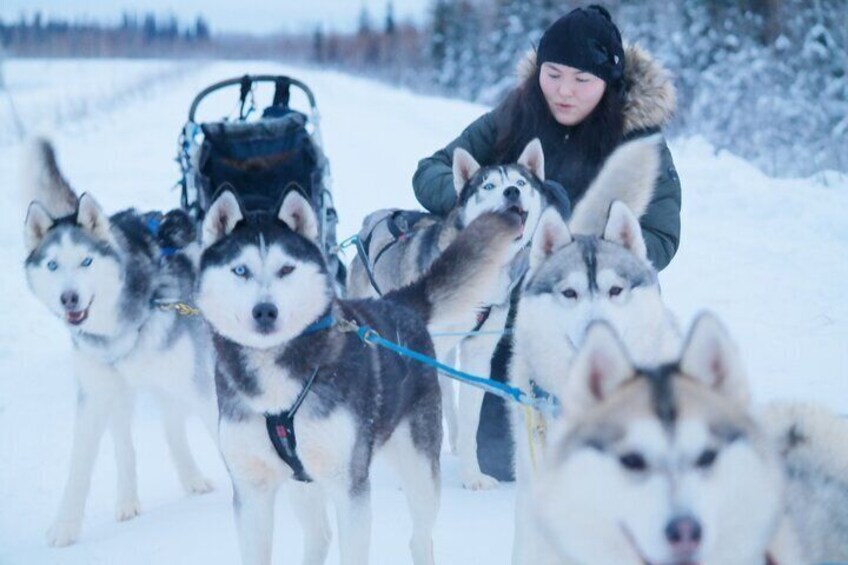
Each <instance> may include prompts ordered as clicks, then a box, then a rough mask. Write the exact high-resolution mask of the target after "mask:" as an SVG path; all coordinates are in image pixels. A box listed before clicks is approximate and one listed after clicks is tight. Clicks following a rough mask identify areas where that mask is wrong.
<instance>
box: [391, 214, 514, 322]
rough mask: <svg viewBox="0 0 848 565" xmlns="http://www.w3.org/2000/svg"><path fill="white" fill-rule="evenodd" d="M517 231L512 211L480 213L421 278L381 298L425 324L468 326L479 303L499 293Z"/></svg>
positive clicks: (511, 255) (474, 317)
mask: <svg viewBox="0 0 848 565" xmlns="http://www.w3.org/2000/svg"><path fill="white" fill-rule="evenodd" d="M520 233H521V220H520V218H519V217H518V215H517V214H515V213H513V212H491V213H487V214H483V215H481V216H480V217H478V218H477V219H475V220H474V221H473V222H471V223H470V224H469V225H468V227H467V228H465V229H464V230H462V231H461V232H460V235H459V237H458V238H457V239H456V240H455V241H454V242H453V243H451V245H450V246H448V248H447V249H446V250H445V251H444V253H442V254H441V255H440V256H439V257H438V258H437V259H436V261H435V262H434V263H433V264H432V266H431V267H430V270H429V271H427V273H426V274H425V275H424V276H423V277H422V278H421V279H419V280H418V281H417V282H415V283H413V284H412V285H410V286H407V287H405V288H402V289H400V290H397V291H395V292H392V293H389V294H387V295H386V298H388V299H391V300H396V301H400V302H403V303H404V304H405V305H407V306H410V307H412V308H413V309H415V310H416V311H418V312H419V314H421V315H422V316H423V318H424V319H425V320H427V325H428V327H430V328H439V329H440V330H448V329H462V330H464V331H469V330H471V329H472V328H473V327H474V325H475V324H476V320H477V314H478V312H480V310H481V309H482V308H484V307H486V306H489V305H491V303H492V300H493V298H494V297H496V296H498V297H500V298H501V299H502V298H503V297H502V296H501V295H502V294H503V292H504V291H503V288H502V287H504V282H505V280H506V278H507V277H508V268H507V267H508V265H509V263H510V260H511V259H512V257H513V255H515V245H516V241H515V240H516V238H517V237H518V236H519V235H520Z"/></svg>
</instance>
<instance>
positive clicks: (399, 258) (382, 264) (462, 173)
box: [347, 139, 547, 490]
mask: <svg viewBox="0 0 848 565" xmlns="http://www.w3.org/2000/svg"><path fill="white" fill-rule="evenodd" d="M544 171H545V164H544V155H543V153H542V144H541V143H540V142H539V140H538V139H536V140H533V141H531V142H530V143H529V144H528V145H527V147H525V149H524V151H523V152H522V154H521V155H520V156H519V158H518V160H517V161H516V162H515V163H510V164H505V165H495V166H485V167H483V166H481V165H480V164H479V163H478V162H477V161H476V160H475V159H474V157H473V156H472V155H471V154H470V153H468V152H467V151H466V150H464V149H462V148H458V149H456V151H455V152H454V157H453V177H454V186H455V188H456V191H457V205H456V207H455V208H454V209H453V211H452V212H451V213H450V214H449V215H448V216H447V217H445V218H440V217H438V216H434V215H430V214H424V213H421V212H412V211H407V210H378V211H376V212H373V213H372V214H370V215H369V216H368V217H366V218H365V221H364V222H363V227H362V230H361V231H360V232H359V234H358V237H359V240H360V242H361V243H362V252H361V253H360V256H359V257H357V258H356V259H354V260H353V262H352V263H351V267H350V271H349V277H348V287H347V288H348V295H349V296H352V297H360V298H362V297H368V296H377V295H378V291H377V289H379V291H380V292H387V291H390V290H392V289H396V288H400V287H401V286H403V285H406V284H409V283H411V282H413V281H415V280H418V279H419V278H420V277H421V276H422V274H423V273H424V272H425V271H426V269H427V268H428V267H429V266H430V265H431V264H432V262H433V261H434V260H435V259H436V257H438V256H439V255H440V254H441V253H442V252H443V251H444V250H445V249H446V248H447V246H448V245H449V244H450V243H451V242H452V241H454V240H455V239H456V238H457V237H458V236H459V234H460V233H461V232H462V230H463V229H464V228H465V227H466V226H467V225H469V224H470V223H471V222H472V221H473V220H474V219H475V218H477V217H478V216H480V215H481V214H484V213H486V212H491V211H495V210H512V211H514V212H515V213H517V214H518V215H519V217H520V218H521V224H522V226H521V234H520V236H519V237H518V238H517V239H516V241H515V242H514V243H513V255H514V260H513V262H512V265H511V269H510V273H509V274H508V277H507V278H506V279H505V280H504V281H503V282H504V284H503V290H502V292H501V293H500V294H499V295H498V296H496V297H495V299H494V300H493V302H492V303H490V304H486V305H484V306H485V308H483V309H481V312H480V315H479V316H478V319H477V320H475V321H474V322H472V323H471V324H470V325H469V326H468V327H467V328H463V329H462V330H461V331H467V332H468V331H472V330H476V331H477V332H479V333H478V334H476V335H473V336H470V337H468V338H466V339H465V340H463V341H462V343H461V344H460V347H459V348H458V350H457V351H454V352H450V353H451V354H452V355H451V357H450V358H449V359H445V361H455V362H457V363H458V364H459V365H460V366H461V367H462V368H463V370H464V371H466V372H469V373H472V374H475V375H481V376H487V375H488V374H489V371H490V363H491V358H492V354H493V352H494V350H495V347H496V345H497V342H498V339H499V335H497V333H496V332H499V331H501V330H503V328H504V325H505V323H506V318H507V314H508V311H509V294H510V291H511V289H512V287H513V286H514V285H515V284H516V283H517V282H518V280H519V279H520V278H521V276H522V275H523V274H524V272H525V270H526V267H527V244H528V243H529V242H530V239H531V238H532V236H533V232H534V230H535V228H536V224H537V222H538V221H539V217H540V216H541V213H542V210H543V209H544V208H545V206H546V205H547V199H546V197H545V189H544V187H543V186H542V182H543V181H544V178H545V176H544V174H545V173H544ZM366 262H367V268H366ZM368 269H370V271H371V276H373V281H372V280H371V279H370V278H369V274H368ZM375 287H376V288H375ZM440 329H442V328H436V331H437V332H438V331H439V330H440ZM442 339H444V338H442V337H436V340H437V341H439V340H442ZM453 355H456V357H453ZM442 392H443V395H444V396H443V399H442V401H443V406H444V413H445V419H446V421H447V425H448V435H449V438H448V439H449V443H450V447H451V450H452V451H455V452H458V455H459V459H460V475H461V480H462V483H463V486H465V487H466V488H470V489H475V490H476V489H483V488H491V487H493V486H495V485H496V484H497V481H496V480H495V479H494V478H493V477H490V476H488V475H485V474H484V473H482V472H481V471H480V466H479V463H478V460H477V426H478V422H479V420H480V409H481V406H482V402H483V392H482V391H480V390H478V389H473V388H469V387H461V388H460V390H459V411H458V412H457V409H456V406H455V404H456V400H455V393H454V387H453V384H452V382H451V381H450V380H449V379H446V378H442Z"/></svg>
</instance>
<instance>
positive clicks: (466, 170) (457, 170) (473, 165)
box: [453, 147, 480, 195]
mask: <svg viewBox="0 0 848 565" xmlns="http://www.w3.org/2000/svg"><path fill="white" fill-rule="evenodd" d="M479 170H480V163H478V162H477V161H476V160H475V159H474V157H472V156H471V153H469V152H468V151H466V150H465V149H463V148H462V147H457V148H456V149H454V150H453V186H454V188H455V189H456V194H457V195H459V193H460V192H462V188H463V187H464V186H465V183H467V182H468V181H469V179H471V177H473V176H474V173H476V172H477V171H479Z"/></svg>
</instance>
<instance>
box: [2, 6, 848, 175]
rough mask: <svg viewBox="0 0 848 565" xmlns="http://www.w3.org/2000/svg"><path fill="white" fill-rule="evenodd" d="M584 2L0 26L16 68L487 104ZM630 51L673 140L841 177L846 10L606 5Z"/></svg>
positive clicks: (768, 166) (845, 166) (783, 168)
mask: <svg viewBox="0 0 848 565" xmlns="http://www.w3.org/2000/svg"><path fill="white" fill-rule="evenodd" d="M582 4H586V2H574V1H567V2H562V1H559V2H554V1H553V0H432V2H431V5H430V8H429V10H428V15H427V17H426V18H425V20H424V21H423V22H420V23H412V22H397V21H395V18H394V16H393V10H392V4H391V1H389V2H388V3H387V4H386V10H385V12H384V13H383V14H370V13H368V12H367V11H366V10H364V9H363V11H362V13H361V14H360V17H359V22H358V26H357V29H356V30H355V31H353V32H345V33H343V32H337V31H334V30H331V29H324V27H322V26H318V27H316V28H315V29H314V30H313V31H312V32H311V33H303V34H300V35H289V36H268V37H244V36H239V37H233V36H228V35H226V34H216V33H215V31H214V26H212V27H211V30H210V24H209V23H207V22H206V21H204V20H203V19H201V18H198V20H197V21H194V22H190V23H187V24H185V25H181V24H179V23H178V22H176V21H175V20H174V19H173V18H170V19H167V20H165V21H157V19H156V18H155V17H154V16H152V15H149V14H148V15H143V16H134V15H128V14H125V15H124V16H123V18H122V19H121V22H120V25H117V26H115V27H113V28H110V29H105V30H104V29H102V28H100V27H98V26H95V25H91V24H90V23H88V24H86V25H74V24H69V23H67V22H53V21H43V20H42V18H41V17H39V16H36V17H34V18H32V19H31V20H29V21H25V20H22V21H18V22H14V23H8V22H7V23H4V22H2V21H0V42H2V45H3V47H4V48H5V50H6V52H7V53H8V54H10V55H12V56H15V55H18V56H131V57H154V56H155V57H162V56H163V55H166V54H171V55H172V56H175V57H185V56H191V57H214V58H270V59H274V60H281V61H286V62H295V63H308V64H310V65H318V66H322V67H332V68H336V69H339V70H342V71H346V72H351V73H356V74H364V75H368V76H371V77H376V78H380V79H383V80H386V81H390V82H392V83H394V84H401V85H403V86H405V87H407V88H410V89H412V90H415V91H420V92H429V93H434V94H439V95H450V96H455V97H459V98H463V99H467V100H471V101H476V102H482V103H484V104H488V105H494V104H496V103H497V102H498V100H499V99H500V98H501V97H502V96H503V94H504V93H505V92H506V91H507V90H508V89H509V88H511V87H512V86H513V85H514V84H515V67H516V64H517V62H518V61H519V59H520V58H521V57H522V56H523V54H524V53H525V52H526V51H527V50H529V49H532V48H533V47H534V45H535V44H536V42H537V41H538V39H539V37H540V36H541V34H542V31H543V30H544V29H545V27H546V26H548V25H549V24H550V23H552V22H553V21H555V20H556V19H557V18H558V17H559V16H561V15H563V14H564V13H565V12H567V11H568V10H569V9H571V8H572V7H575V6H579V5H582ZM604 5H605V6H606V7H608V8H609V9H610V11H611V12H612V14H613V17H614V19H615V21H616V22H617V23H618V25H619V27H620V28H621V31H622V35H623V37H624V40H625V42H630V43H639V44H640V45H641V46H643V47H645V48H647V49H648V50H649V51H650V52H651V53H652V54H653V55H654V56H655V57H656V58H658V59H659V60H660V61H662V62H663V64H664V65H665V66H666V67H667V68H668V70H669V71H670V72H671V73H672V76H673V77H674V83H675V85H676V87H677V93H678V109H677V117H676V119H675V120H674V122H673V123H672V126H671V128H670V130H669V132H668V133H669V134H670V135H675V134H683V135H703V136H704V137H705V138H706V139H708V140H709V141H710V142H711V143H713V144H714V145H715V146H716V147H717V148H718V149H728V150H730V151H732V152H734V153H736V154H738V155H740V156H742V157H745V158H747V159H749V160H751V161H752V162H754V163H755V164H757V165H758V166H759V167H761V168H762V169H763V170H764V171H765V172H766V173H768V174H771V175H807V174H812V173H814V172H816V171H821V170H825V169H835V170H840V171H846V170H848V0H709V1H708V0H683V1H679V2H667V1H666V0H612V1H609V2H606V3H604Z"/></svg>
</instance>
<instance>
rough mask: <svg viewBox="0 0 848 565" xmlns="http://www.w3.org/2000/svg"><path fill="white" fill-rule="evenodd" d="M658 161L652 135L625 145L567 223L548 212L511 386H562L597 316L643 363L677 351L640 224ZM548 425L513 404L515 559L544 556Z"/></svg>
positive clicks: (523, 308) (522, 308) (547, 390)
mask: <svg viewBox="0 0 848 565" xmlns="http://www.w3.org/2000/svg"><path fill="white" fill-rule="evenodd" d="M658 163H659V156H658V153H657V145H656V139H654V138H645V139H640V140H637V141H632V142H630V143H627V144H625V145H622V146H621V147H620V148H619V149H617V150H616V151H615V152H614V153H613V154H612V155H611V156H610V158H609V159H608V160H607V162H606V163H605V165H604V168H603V169H602V170H601V171H600V173H599V174H598V177H597V178H596V180H595V181H594V182H593V183H592V185H591V186H590V187H589V188H588V189H587V191H586V194H585V196H584V197H583V198H582V199H581V200H580V201H579V202H578V203H577V205H576V206H575V208H574V212H573V214H572V216H571V219H570V221H569V222H568V224H566V223H565V222H564V221H563V220H562V218H561V216H560V215H559V214H558V213H557V212H556V211H555V210H552V209H549V210H546V211H545V213H544V214H543V215H542V219H541V220H540V221H539V225H538V227H537V229H536V234H535V235H534V237H533V241H532V244H531V251H530V271H529V273H528V275H527V278H526V280H525V282H524V285H523V287H522V291H521V295H520V299H519V303H518V311H517V314H516V319H515V325H514V328H513V339H514V345H513V353H512V359H511V361H510V370H509V380H510V383H511V384H512V385H513V386H515V387H517V388H520V389H521V390H524V391H525V392H527V393H528V394H534V395H536V396H544V395H545V394H553V393H554V392H555V391H557V390H561V384H562V383H561V381H562V379H563V377H564V376H565V373H564V371H565V370H566V369H567V367H568V366H569V365H570V363H571V359H572V357H573V355H574V349H575V347H577V346H579V344H580V343H581V342H582V340H583V337H584V335H585V332H586V329H587V328H588V326H589V325H590V324H591V323H592V322H593V321H595V320H606V321H607V322H608V323H610V324H611V325H612V326H613V327H614V328H615V329H616V330H617V331H618V332H619V333H620V334H621V335H622V337H623V341H624V343H625V345H626V346H627V348H628V351H630V352H631V354H632V355H633V357H634V359H636V360H637V362H640V363H656V362H660V361H663V360H667V359H671V358H673V357H674V356H675V355H676V354H677V353H678V351H679V344H680V334H679V331H678V329H677V326H676V323H675V321H674V318H673V317H672V316H671V314H670V313H669V312H668V311H667V309H666V307H665V306H664V304H663V302H662V298H661V296H660V288H659V283H658V281H657V273H656V270H655V269H654V268H653V267H652V266H651V264H650V262H649V261H648V259H647V254H646V249H645V242H644V239H643V238H642V232H641V229H640V227H639V221H638V217H639V216H640V215H641V214H642V213H643V212H644V210H645V209H646V207H647V205H648V203H649V201H650V199H651V194H652V191H653V184H654V179H655V177H656V174H657V166H658ZM547 424H548V418H547V417H546V416H545V415H543V414H539V413H536V412H527V411H526V410H524V409H522V408H518V407H515V408H514V409H513V410H512V433H513V440H514V443H515V474H516V483H517V492H516V494H517V497H518V498H517V503H516V522H515V546H514V552H513V562H514V563H516V564H519V563H521V564H526V563H537V562H542V561H543V557H541V556H542V555H544V553H545V551H544V543H543V542H542V541H541V540H540V539H538V535H537V534H536V533H535V529H534V528H533V527H532V525H531V521H530V519H529V509H528V506H527V505H528V504H529V494H528V489H529V488H530V486H531V485H532V482H533V480H534V476H535V467H536V465H537V464H538V459H539V458H540V457H542V454H543V452H544V451H545V446H546V439H545V428H546V426H547Z"/></svg>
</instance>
